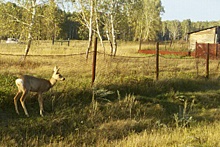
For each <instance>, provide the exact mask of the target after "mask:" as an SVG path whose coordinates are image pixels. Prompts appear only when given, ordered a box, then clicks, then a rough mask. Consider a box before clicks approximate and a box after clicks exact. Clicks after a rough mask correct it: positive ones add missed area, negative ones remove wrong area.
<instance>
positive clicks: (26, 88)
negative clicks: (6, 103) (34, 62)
mask: <svg viewBox="0 0 220 147" xmlns="http://www.w3.org/2000/svg"><path fill="white" fill-rule="evenodd" d="M58 71H59V69H58V68H57V67H54V73H53V75H52V77H51V79H50V80H46V79H42V78H37V77H33V76H29V75H23V76H21V77H20V78H19V79H16V81H15V83H16V85H17V87H18V92H17V94H16V95H15V97H14V105H15V110H16V112H17V113H18V114H19V111H18V106H17V101H18V98H19V94H20V93H22V95H21V97H20V102H21V105H22V107H23V109H24V112H25V115H27V116H29V114H28V112H27V109H26V107H25V103H24V102H25V99H26V96H27V94H28V93H29V92H37V94H38V102H39V106H40V115H41V116H43V98H42V93H44V92H46V91H48V90H49V89H50V88H52V87H53V86H54V85H55V84H56V82H57V81H58V80H61V81H63V80H65V78H64V77H63V76H62V75H61V74H60V73H59V72H58Z"/></svg>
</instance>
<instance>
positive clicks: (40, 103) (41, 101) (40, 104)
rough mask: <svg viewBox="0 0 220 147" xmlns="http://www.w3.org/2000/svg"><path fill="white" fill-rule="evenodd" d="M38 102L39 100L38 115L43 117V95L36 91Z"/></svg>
mask: <svg viewBox="0 0 220 147" xmlns="http://www.w3.org/2000/svg"><path fill="white" fill-rule="evenodd" d="M38 102H39V107H40V115H41V116H42V117H43V116H44V115H43V111H44V106H43V97H42V93H38Z"/></svg>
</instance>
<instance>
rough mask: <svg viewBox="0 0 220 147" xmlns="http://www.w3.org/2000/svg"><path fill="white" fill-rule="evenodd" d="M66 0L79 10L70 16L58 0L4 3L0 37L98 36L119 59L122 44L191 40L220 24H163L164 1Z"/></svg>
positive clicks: (188, 22) (173, 21)
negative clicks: (194, 33)
mask: <svg viewBox="0 0 220 147" xmlns="http://www.w3.org/2000/svg"><path fill="white" fill-rule="evenodd" d="M66 1H68V2H69V3H68V4H72V5H73V6H74V7H73V11H71V12H65V10H64V9H62V8H61V4H60V1H58V0H44V1H39V0H23V1H20V0H11V1H3V0H0V14H1V15H0V37H1V38H3V39H5V38H7V37H15V38H19V39H22V40H27V41H28V38H29V39H30V38H32V39H39V40H46V39H52V38H55V39H67V38H70V39H88V40H90V42H91V39H92V35H97V37H99V40H100V41H101V42H102V40H108V41H109V43H110V44H111V52H112V54H113V55H115V53H116V51H117V40H124V41H132V40H133V41H138V40H139V41H140V40H144V41H155V40H162V41H166V40H172V41H175V40H186V38H187V33H188V32H191V31H195V30H199V29H203V28H206V27H211V26H216V25H220V21H212V22H208V21H205V22H203V21H198V22H192V21H191V20H190V19H187V20H183V21H179V20H169V21H161V14H162V13H163V12H164V9H163V6H162V4H161V0H89V1H88V0H66ZM66 1H65V2H66ZM58 2H59V3H58ZM65 2H63V1H62V2H61V3H62V4H63V3H65ZM30 33H31V35H30ZM30 36H31V37H30ZM89 38H90V39H89ZM90 46H91V43H90V45H88V50H89V48H90ZM102 46H103V48H104V49H105V47H104V45H103V44H102Z"/></svg>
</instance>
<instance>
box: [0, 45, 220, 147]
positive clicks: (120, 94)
mask: <svg viewBox="0 0 220 147" xmlns="http://www.w3.org/2000/svg"><path fill="white" fill-rule="evenodd" d="M106 44H107V43H106ZM86 46H87V43H86V41H71V43H70V47H68V46H67V45H65V44H63V45H62V46H60V45H59V44H55V45H54V46H53V45H51V44H50V42H34V44H33V46H32V48H31V50H30V56H28V57H27V62H26V63H25V64H24V65H21V64H20V62H19V61H20V59H21V56H11V55H0V73H1V74H0V75H1V77H3V78H5V79H3V80H2V79H1V80H2V81H3V82H4V83H0V85H1V88H0V92H1V94H3V96H4V97H3V98H2V95H1V99H0V100H6V102H2V101H0V104H4V105H1V106H2V107H3V106H4V110H3V109H1V108H0V114H4V115H3V116H0V124H1V126H0V128H1V129H0V130H1V131H2V132H0V135H2V136H3V137H2V138H1V139H0V145H2V146H21V145H23V146H99V147H110V146H118V147H119V146H120V147H129V146H130V147H142V146H150V147H151V146H152V147H154V146H155V147H156V146H159V147H164V146H220V144H219V139H218V138H219V135H220V133H219V129H220V123H219V122H218V121H217V120H219V119H220V117H219V106H218V104H219V97H220V96H219V95H220V91H219V90H218V89H219V87H220V85H219V84H218V81H217V80H218V77H219V69H218V68H217V65H218V61H215V60H212V61H211V62H210V74H211V76H210V78H211V80H210V81H209V80H205V79H203V78H197V79H196V77H197V70H196V66H195V65H196V64H195V63H196V60H195V59H193V58H183V59H179V58H176V57H175V58H171V59H170V57H169V58H165V57H160V77H159V78H160V80H159V81H157V82H156V81H154V79H155V57H154V56H153V57H149V56H146V55H142V54H138V53H137V49H138V43H137V42H135V43H134V42H127V43H125V42H119V47H118V54H117V55H118V56H116V57H114V58H112V57H110V56H106V57H104V55H103V54H100V53H99V54H98V60H97V74H96V81H95V87H94V89H93V88H91V65H92V54H90V56H89V59H88V61H86V60H85V54H84V53H85V49H86ZM23 49H24V45H19V44H17V45H8V44H0V53H4V54H16V55H17V54H19V55H22V54H23ZM98 50H99V52H103V50H102V48H101V47H100V45H99V49H98ZM106 52H107V53H109V46H107V45H106ZM81 53H82V54H81ZM61 54H65V55H69V54H74V55H71V56H53V55H61ZM75 54H76V55H75ZM32 55H50V56H32ZM54 65H58V66H59V67H60V68H61V69H60V70H61V73H62V75H63V76H65V78H66V81H65V82H64V83H58V85H56V87H55V88H54V92H51V93H50V92H49V93H48V94H46V97H47V99H46V100H45V103H46V105H45V107H46V110H48V111H49V112H48V113H47V115H46V116H45V117H44V118H39V116H36V115H37V114H38V111H37V112H36V114H35V111H36V110H38V107H37V102H35V101H34V100H33V99H32V97H33V96H31V97H30V98H29V103H27V105H29V107H31V106H32V107H33V108H32V109H30V112H31V114H32V115H33V116H32V117H31V118H30V119H26V118H23V117H22V116H15V114H14V110H13V106H12V104H11V102H12V99H13V96H14V94H15V92H16V87H15V85H14V83H12V82H13V81H14V79H15V78H16V76H18V74H23V73H25V74H31V75H35V76H39V77H43V78H50V76H51V74H52V69H53V67H54ZM198 74H199V76H201V77H202V76H204V75H205V61H204V60H203V59H199V71H198ZM11 81H12V82H11ZM10 82H11V83H10ZM5 85H6V86H7V87H5V88H4V86H5ZM100 89H101V90H102V89H104V90H102V91H101V92H102V93H101V94H100V93H99V94H96V95H95V98H96V99H95V101H92V102H91V99H92V96H91V95H92V92H94V91H95V92H97V91H98V90H100ZM96 90H97V91H96ZM105 90H106V91H105ZM108 92H113V94H112V95H110V94H109V95H108ZM178 93H180V94H182V95H186V96H195V97H196V100H197V101H196V102H197V104H195V105H196V106H195V107H196V109H195V111H193V112H192V113H191V114H190V115H192V116H193V121H192V123H191V126H190V127H184V128H183V127H182V126H181V125H179V127H176V126H175V120H174V118H173V115H174V114H176V113H178V106H179V105H180V104H179V103H176V102H175V100H174V98H175V96H176V95H177V94H178ZM103 95H104V96H103ZM27 101H28V100H27ZM8 111H9V112H8ZM5 116H7V117H5ZM1 118H5V119H4V120H3V119H2V120H1ZM20 124H24V125H20ZM26 126H28V127H26ZM16 127H17V128H19V129H16Z"/></svg>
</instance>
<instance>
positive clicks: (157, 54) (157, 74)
mask: <svg viewBox="0 0 220 147" xmlns="http://www.w3.org/2000/svg"><path fill="white" fill-rule="evenodd" d="M159 50H160V49H159V42H157V45H156V80H158V79H159Z"/></svg>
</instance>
